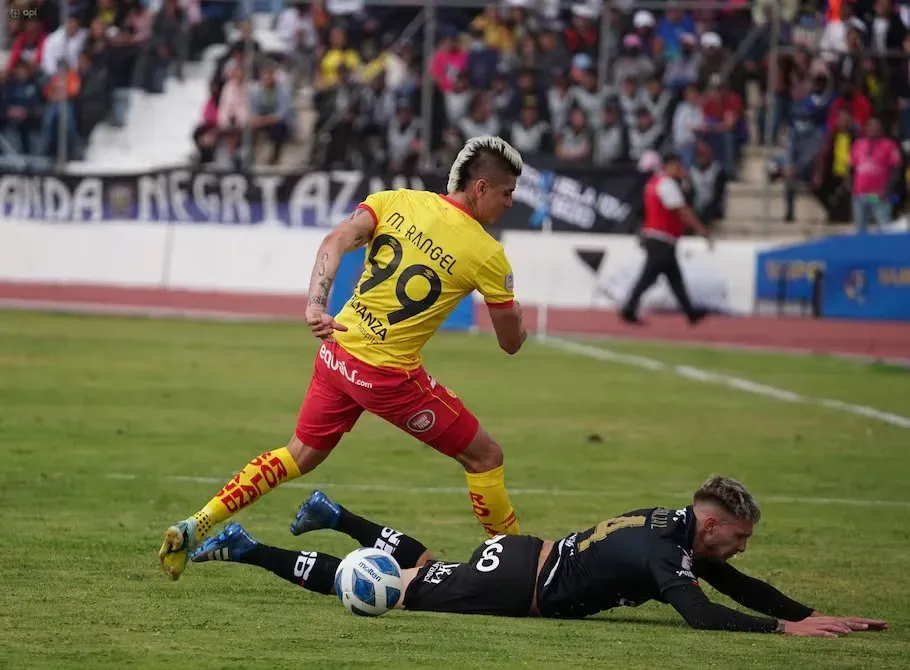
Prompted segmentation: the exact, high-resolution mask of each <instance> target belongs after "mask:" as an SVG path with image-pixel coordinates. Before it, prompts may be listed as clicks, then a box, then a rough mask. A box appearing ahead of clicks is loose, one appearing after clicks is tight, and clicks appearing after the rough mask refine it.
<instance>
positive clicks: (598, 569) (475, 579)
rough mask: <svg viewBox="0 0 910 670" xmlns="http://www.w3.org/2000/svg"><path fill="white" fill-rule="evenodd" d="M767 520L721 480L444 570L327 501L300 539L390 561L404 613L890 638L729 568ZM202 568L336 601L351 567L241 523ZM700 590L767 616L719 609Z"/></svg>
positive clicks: (299, 526)
mask: <svg viewBox="0 0 910 670" xmlns="http://www.w3.org/2000/svg"><path fill="white" fill-rule="evenodd" d="M759 517H760V512H759V509H758V505H757V504H756V502H755V500H754V499H753V498H752V496H751V495H750V494H749V493H748V491H746V489H745V488H744V487H743V486H742V485H741V484H740V483H739V482H737V481H735V480H733V479H729V478H725V477H717V476H712V477H710V478H708V479H707V480H706V481H705V482H704V484H702V486H701V488H699V489H698V491H696V492H695V495H694V497H693V504H692V505H689V506H688V507H684V508H682V509H669V508H665V507H655V508H649V509H639V510H635V511H633V512H628V513H626V514H622V515H620V516H617V517H613V518H611V519H608V520H606V521H603V522H601V523H599V524H597V525H596V526H594V527H593V528H589V529H587V530H585V531H581V532H577V533H572V534H571V535H567V536H566V537H564V538H562V539H561V540H557V541H555V542H553V541H550V540H542V539H540V538H537V537H530V536H525V535H519V536H506V535H501V536H497V537H493V538H491V539H489V540H487V541H486V542H484V543H483V544H481V545H480V546H479V547H478V548H477V549H476V550H475V551H474V554H473V555H472V556H471V558H470V560H469V561H468V562H466V563H452V562H446V561H438V560H435V559H434V558H433V557H431V556H430V554H429V552H428V551H427V549H426V547H424V545H422V544H421V543H420V542H418V541H417V540H415V539H414V538H412V537H410V536H408V535H405V534H403V533H399V532H398V531H396V530H394V529H391V528H388V527H382V526H380V525H379V524H376V523H373V522H372V521H369V520H367V519H364V518H362V517H359V516H357V515H355V514H353V513H351V512H350V511H348V510H347V509H345V508H344V507H342V506H341V505H339V504H337V503H335V502H334V501H332V500H330V499H329V498H328V497H327V496H326V495H325V494H324V493H322V492H320V491H314V492H313V494H312V495H311V496H310V498H309V500H307V501H306V502H305V503H303V505H301V507H300V511H299V512H298V513H297V517H296V518H295V520H294V523H293V524H292V525H291V532H292V533H293V534H294V535H300V534H301V533H305V532H307V531H311V530H317V529H320V528H330V529H334V530H338V531H341V532H343V533H346V534H347V535H350V536H351V537H352V538H354V539H355V540H357V541H358V542H360V544H361V545H362V546H364V547H376V548H378V549H381V550H383V551H385V552H387V553H390V554H391V555H392V556H393V557H394V558H395V559H396V560H397V561H398V564H399V565H400V566H401V568H402V579H403V582H404V584H403V588H404V594H405V595H404V598H402V599H401V600H400V601H399V603H398V605H397V607H398V608H400V609H408V610H419V611H428V612H450V613H455V614H491V615H500V616H514V617H524V616H543V617H549V618H580V617H585V616H588V615H591V614H595V613H597V612H601V611H603V610H608V609H611V608H613V607H618V606H620V605H627V606H632V607H634V606H637V605H640V604H642V603H644V602H647V601H648V600H657V601H660V602H664V603H669V604H670V605H672V606H673V607H674V608H675V609H676V611H677V612H679V613H680V614H681V615H682V616H683V618H684V619H685V620H686V621H687V622H688V623H689V625H690V626H692V627H693V628H700V629H710V630H728V631H747V632H756V633H784V634H787V635H808V636H818V637H837V636H840V635H846V634H848V633H850V632H851V631H858V630H884V629H885V628H887V624H886V623H885V622H884V621H879V620H876V619H864V618H861V617H832V616H824V615H822V614H821V613H819V612H816V611H814V610H813V609H812V608H810V607H807V606H806V605H801V604H800V603H798V602H796V601H794V600H792V599H790V598H788V597H787V596H785V595H784V594H782V593H781V592H780V591H778V590H777V589H775V588H774V587H773V586H771V585H770V584H767V583H765V582H763V581H761V580H759V579H755V578H754V577H749V576H746V575H745V574H743V573H741V572H739V571H738V570H737V569H736V568H734V567H733V566H731V565H730V564H729V563H728V562H727V561H728V560H729V559H730V558H732V557H733V556H735V555H736V554H738V553H741V552H743V551H745V550H746V543H747V542H748V540H749V537H751V535H752V529H753V526H754V524H756V523H757V522H758V520H759ZM301 557H302V561H301ZM192 560H193V561H194V562H199V563H202V562H205V561H213V560H222V561H231V562H235V563H246V564H248V565H257V566H259V567H262V568H265V569H267V570H270V571H272V572H273V573H274V574H276V575H278V576H279V577H282V578H283V579H286V580H288V581H290V582H293V583H294V584H299V585H300V586H303V587H304V588H305V589H308V590H310V591H314V592H316V593H322V594H326V595H330V594H332V593H333V592H334V580H335V571H336V569H337V568H338V565H339V562H340V559H338V558H336V557H334V556H330V555H328V554H323V553H319V552H307V551H304V552H299V551H291V550H287V549H279V548H277V547H270V546H267V545H264V544H261V543H259V542H257V541H256V540H254V539H253V538H252V537H251V536H250V535H249V534H248V533H247V532H246V531H245V530H244V529H243V528H242V527H241V526H240V525H238V524H236V523H231V524H230V525H228V527H227V528H225V530H224V531H222V532H221V533H220V534H219V535H218V536H216V537H213V538H210V539H209V540H207V541H206V542H205V543H204V544H202V546H200V547H199V549H197V550H196V552H195V553H194V554H193V555H192ZM301 565H303V566H306V568H307V569H306V570H302V569H301V567H300V566H301ZM301 575H305V579H303V578H302V577H301ZM699 579H704V580H705V581H706V582H708V583H709V584H711V585H712V586H713V587H714V588H716V589H717V590H718V591H720V592H721V593H725V594H727V595H728V596H730V597H731V598H732V599H733V600H735V601H736V602H738V603H740V604H741V605H744V606H746V607H749V608H751V609H753V610H755V611H757V612H760V613H762V614H764V615H766V616H751V615H749V614H744V613H741V612H738V611H736V610H733V609H730V608H728V607H725V606H723V605H719V604H716V603H712V602H711V601H709V600H708V598H707V597H706V596H705V594H704V592H703V591H702V590H701V587H700V586H699V582H698V580H699Z"/></svg>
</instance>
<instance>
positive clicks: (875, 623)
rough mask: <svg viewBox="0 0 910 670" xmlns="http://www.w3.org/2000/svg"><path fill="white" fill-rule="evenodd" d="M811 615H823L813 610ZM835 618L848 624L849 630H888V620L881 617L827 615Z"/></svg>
mask: <svg viewBox="0 0 910 670" xmlns="http://www.w3.org/2000/svg"><path fill="white" fill-rule="evenodd" d="M812 616H825V615H824V614H821V613H820V612H813V614H812ZM829 618H831V619H837V620H838V621H841V622H843V623H845V624H847V625H848V626H850V629H851V630H888V622H887V621H883V620H882V619H867V618H866V617H861V616H836V617H829Z"/></svg>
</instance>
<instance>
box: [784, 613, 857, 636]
mask: <svg viewBox="0 0 910 670" xmlns="http://www.w3.org/2000/svg"><path fill="white" fill-rule="evenodd" d="M852 631H853V628H851V627H850V625H849V624H847V623H846V622H845V621H843V620H842V619H839V618H838V617H833V616H813V617H807V618H805V619H803V620H802V621H787V622H785V623H784V635H796V636H800V637H840V636H842V635H849V634H850V633H851V632H852Z"/></svg>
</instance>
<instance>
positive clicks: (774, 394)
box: [543, 338, 910, 428]
mask: <svg viewBox="0 0 910 670" xmlns="http://www.w3.org/2000/svg"><path fill="white" fill-rule="evenodd" d="M543 344H546V345H547V346H550V347H553V348H555V349H561V350H563V351H568V352H571V353H574V354H579V355H581V356H586V357H588V358H593V359H595V360H598V361H606V362H609V363H622V364H625V365H632V366H635V367H638V368H644V369H646V370H652V371H655V372H671V373H673V374H675V375H678V376H680V377H684V378H686V379H692V380H695V381H700V382H707V383H710V384H719V385H721V386H727V387H729V388H734V389H738V390H740V391H746V392H747V393H754V394H755V395H761V396H765V397H767V398H775V399H777V400H782V401H784V402H791V403H802V404H805V405H817V406H819V407H827V408H829V409H835V410H838V411H840V412H846V413H849V414H856V415H858V416H864V417H867V418H870V419H876V420H878V421H883V422H885V423H887V424H890V425H892V426H899V427H900V428H910V418H908V417H906V416H900V415H899V414H892V413H891V412H884V411H882V410H878V409H875V408H873V407H866V406H864V405H853V404H851V403H847V402H841V401H840V400H830V399H828V398H814V397H811V396H804V395H799V394H798V393H793V392H792V391H786V390H784V389H779V388H776V387H774V386H767V385H765V384H759V383H757V382H753V381H749V380H748V379H742V378H741V377H733V376H731V375H724V374H720V373H717V372H708V371H707V370H702V369H700V368H694V367H691V366H689V365H671V364H668V363H664V362H662V361H658V360H656V359H653V358H646V357H644V356H634V355H632V354H622V353H619V352H616V351H612V350H610V349H603V348H601V347H592V346H588V345H586V344H579V343H578V342H571V341H568V340H563V339H556V338H547V339H545V340H543Z"/></svg>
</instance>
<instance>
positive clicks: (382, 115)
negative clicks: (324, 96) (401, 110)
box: [354, 73, 396, 163]
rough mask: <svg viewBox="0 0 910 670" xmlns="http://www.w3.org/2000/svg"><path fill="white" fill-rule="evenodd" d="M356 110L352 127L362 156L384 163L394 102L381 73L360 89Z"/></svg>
mask: <svg viewBox="0 0 910 670" xmlns="http://www.w3.org/2000/svg"><path fill="white" fill-rule="evenodd" d="M356 109H357V113H358V116H357V119H356V120H355V123H354V127H355V130H356V132H357V133H358V135H359V141H358V144H359V145H360V147H361V148H362V151H363V156H364V157H368V156H372V157H374V158H375V159H376V160H375V162H377V163H382V162H384V161H385V144H386V131H387V129H388V128H389V125H390V124H391V123H392V119H393V118H394V116H395V112H396V100H395V95H394V94H393V93H392V91H390V90H389V89H388V87H387V86H386V80H385V77H384V76H382V73H378V74H377V75H376V76H374V77H373V79H372V80H371V81H370V85H369V86H367V87H365V88H364V89H362V92H361V97H360V100H359V102H358V104H357V105H356Z"/></svg>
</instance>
